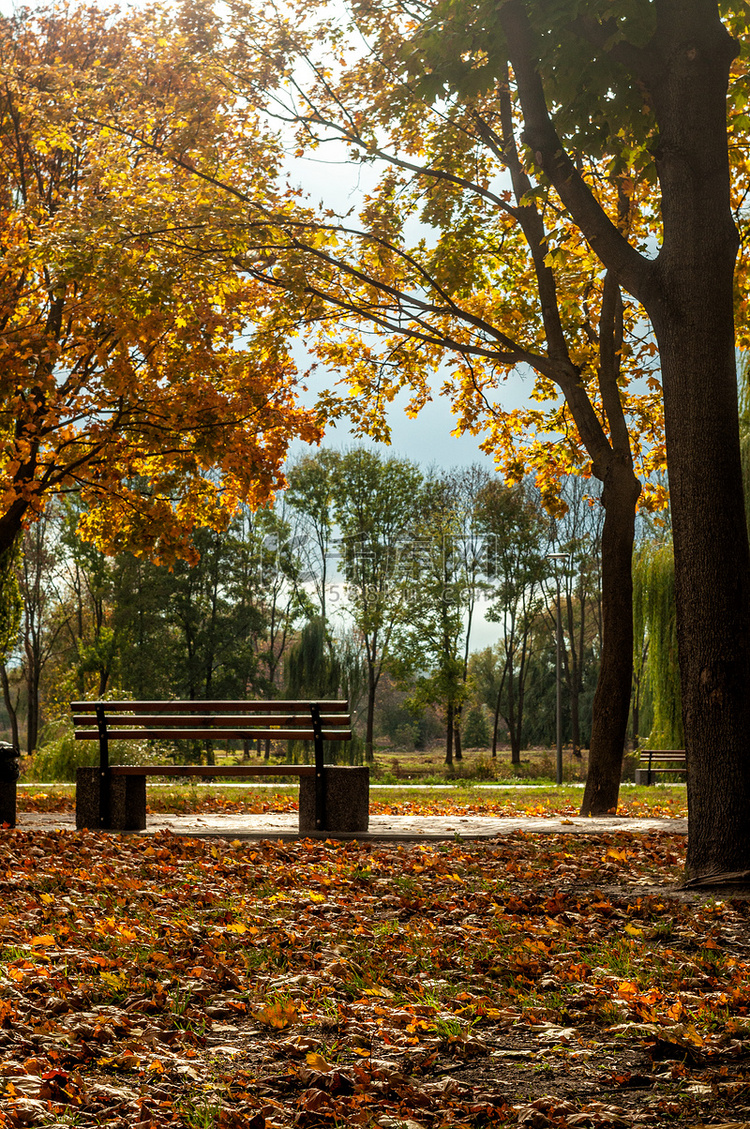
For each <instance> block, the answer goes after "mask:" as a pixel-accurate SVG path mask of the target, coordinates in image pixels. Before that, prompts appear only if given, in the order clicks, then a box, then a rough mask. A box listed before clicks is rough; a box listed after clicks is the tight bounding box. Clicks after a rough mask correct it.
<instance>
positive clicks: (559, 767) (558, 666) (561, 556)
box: [547, 553, 569, 784]
mask: <svg viewBox="0 0 750 1129" xmlns="http://www.w3.org/2000/svg"><path fill="white" fill-rule="evenodd" d="M547 557H548V558H549V560H551V561H554V562H555V584H556V586H557V611H556V616H555V623H556V632H555V636H556V638H555V683H556V691H557V695H556V707H557V708H556V721H557V750H556V758H555V766H556V773H555V779H556V782H557V783H558V784H562V782H563V754H562V748H563V746H562V615H561V611H560V573H559V572H558V570H557V562H558V561H567V560H568V557H569V554H568V553H548V554H547Z"/></svg>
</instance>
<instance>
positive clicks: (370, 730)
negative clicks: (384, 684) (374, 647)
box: [365, 667, 378, 764]
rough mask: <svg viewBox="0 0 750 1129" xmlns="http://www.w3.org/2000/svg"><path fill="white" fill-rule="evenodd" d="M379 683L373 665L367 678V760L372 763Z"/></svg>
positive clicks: (373, 758)
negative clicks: (376, 695) (376, 697)
mask: <svg viewBox="0 0 750 1129" xmlns="http://www.w3.org/2000/svg"><path fill="white" fill-rule="evenodd" d="M377 688H378V684H377V682H376V680H375V678H374V674H373V670H372V667H370V668H369V676H368V680H367V722H366V729H365V760H366V761H367V762H368V764H371V763H372V762H373V761H374V760H375V693H376V691H377Z"/></svg>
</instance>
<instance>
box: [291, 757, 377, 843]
mask: <svg viewBox="0 0 750 1129" xmlns="http://www.w3.org/2000/svg"><path fill="white" fill-rule="evenodd" d="M325 775H326V828H325V830H326V832H329V833H330V834H332V835H335V834H336V833H337V832H345V833H349V834H351V833H354V832H357V831H367V829H368V827H369V826H370V770H369V768H367V767H366V766H365V767H349V766H344V765H326V768H325ZM299 783H300V789H299V833H300V835H311V834H313V833H314V832H316V831H317V828H316V826H315V777H314V776H303V777H301V778H300V782H299Z"/></svg>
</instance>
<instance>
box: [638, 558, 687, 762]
mask: <svg viewBox="0 0 750 1129" xmlns="http://www.w3.org/2000/svg"><path fill="white" fill-rule="evenodd" d="M633 578H634V600H633V603H634V608H635V618H636V625H637V627H636V635H644V636H645V638H646V639H647V642H648V658H647V660H646V663H645V667H646V670H645V675H646V677H647V679H648V683H649V687H650V689H651V694H652V698H653V710H654V720H653V725H652V728H651V733H650V735H649V739H648V740H649V745H650V746H651V747H652V748H657V749H659V748H661V749H675V748H677V749H679V748H682V745H683V742H684V734H683V729H682V699H681V695H680V669H679V663H678V659H677V617H676V610H675V594H674V550H673V548H672V544H671V542H670V541H668V540H666V541H660V542H656V541H644V542H643V544H641V545H640V546H639V549H638V552H637V553H636V555H635V560H634V567H633ZM639 628H640V630H639Z"/></svg>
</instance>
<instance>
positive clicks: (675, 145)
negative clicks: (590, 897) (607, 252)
mask: <svg viewBox="0 0 750 1129" xmlns="http://www.w3.org/2000/svg"><path fill="white" fill-rule="evenodd" d="M682 9H688V11H687V12H686V11H683V10H682ZM660 16H661V19H660V23H659V28H658V31H657V43H658V45H659V47H660V49H661V55H662V57H663V58H665V59H668V61H669V66H668V67H666V68H664V70H663V73H662V75H661V77H660V79H659V81H658V82H655V83H654V84H653V96H654V103H655V109H656V113H657V117H658V120H659V123H660V129H661V145H660V150H659V154H658V168H659V178H660V182H661V186H662V210H663V215H664V231H665V235H664V245H663V247H662V251H661V253H660V255H659V258H658V261H657V283H658V295H657V298H656V299H655V300H652V301H650V302H649V303H648V305H647V309H648V312H649V314H650V315H651V319H652V322H653V325H654V330H655V332H656V337H657V341H658V344H659V352H660V356H661V363H662V380H663V387H664V414H665V425H666V438H667V453H668V466H669V484H670V492H671V497H672V526H673V537H674V552H675V599H676V607H677V638H678V653H679V660H680V681H681V686H682V710H683V724H684V732H685V749H686V753H687V766H688V820H689V826H688V832H689V834H688V857H687V873H688V875H689V876H691V877H704V878H705V877H707V876H710V875H717V876H720V875H721V873H722V872H732V871H737V870H743V869H746V868H747V867H748V865H749V864H750V820H749V819H748V814H747V813H748V810H750V693H749V692H748V688H749V687H750V554H749V552H748V539H747V527H746V523H745V512H744V495H743V486H742V468H741V460H740V442H739V422H738V414H739V413H738V403H737V378H736V368H735V352H734V349H735V343H734V320H733V310H734V300H733V278H734V265H735V257H736V253H737V248H738V236H737V231H736V229H735V226H734V222H733V219H732V212H731V203H730V176H729V161H728V150H727V138H726V93H727V83H728V72H729V66H730V63H731V60H732V58H733V57H734V54H735V45H734V44H733V42H732V41H731V40H730V38H729V36H728V34H727V32H726V30H725V29H724V28H723V26H722V24H721V22H720V20H719V18H718V12H717V10H716V5H715V4H709V3H698V2H695V3H691V4H687V5H677V4H676V3H675V2H674V0H671V2H669V3H667V2H663V3H662V4H661V6H660ZM686 17H687V19H686ZM679 45H682V50H680V49H679Z"/></svg>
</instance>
